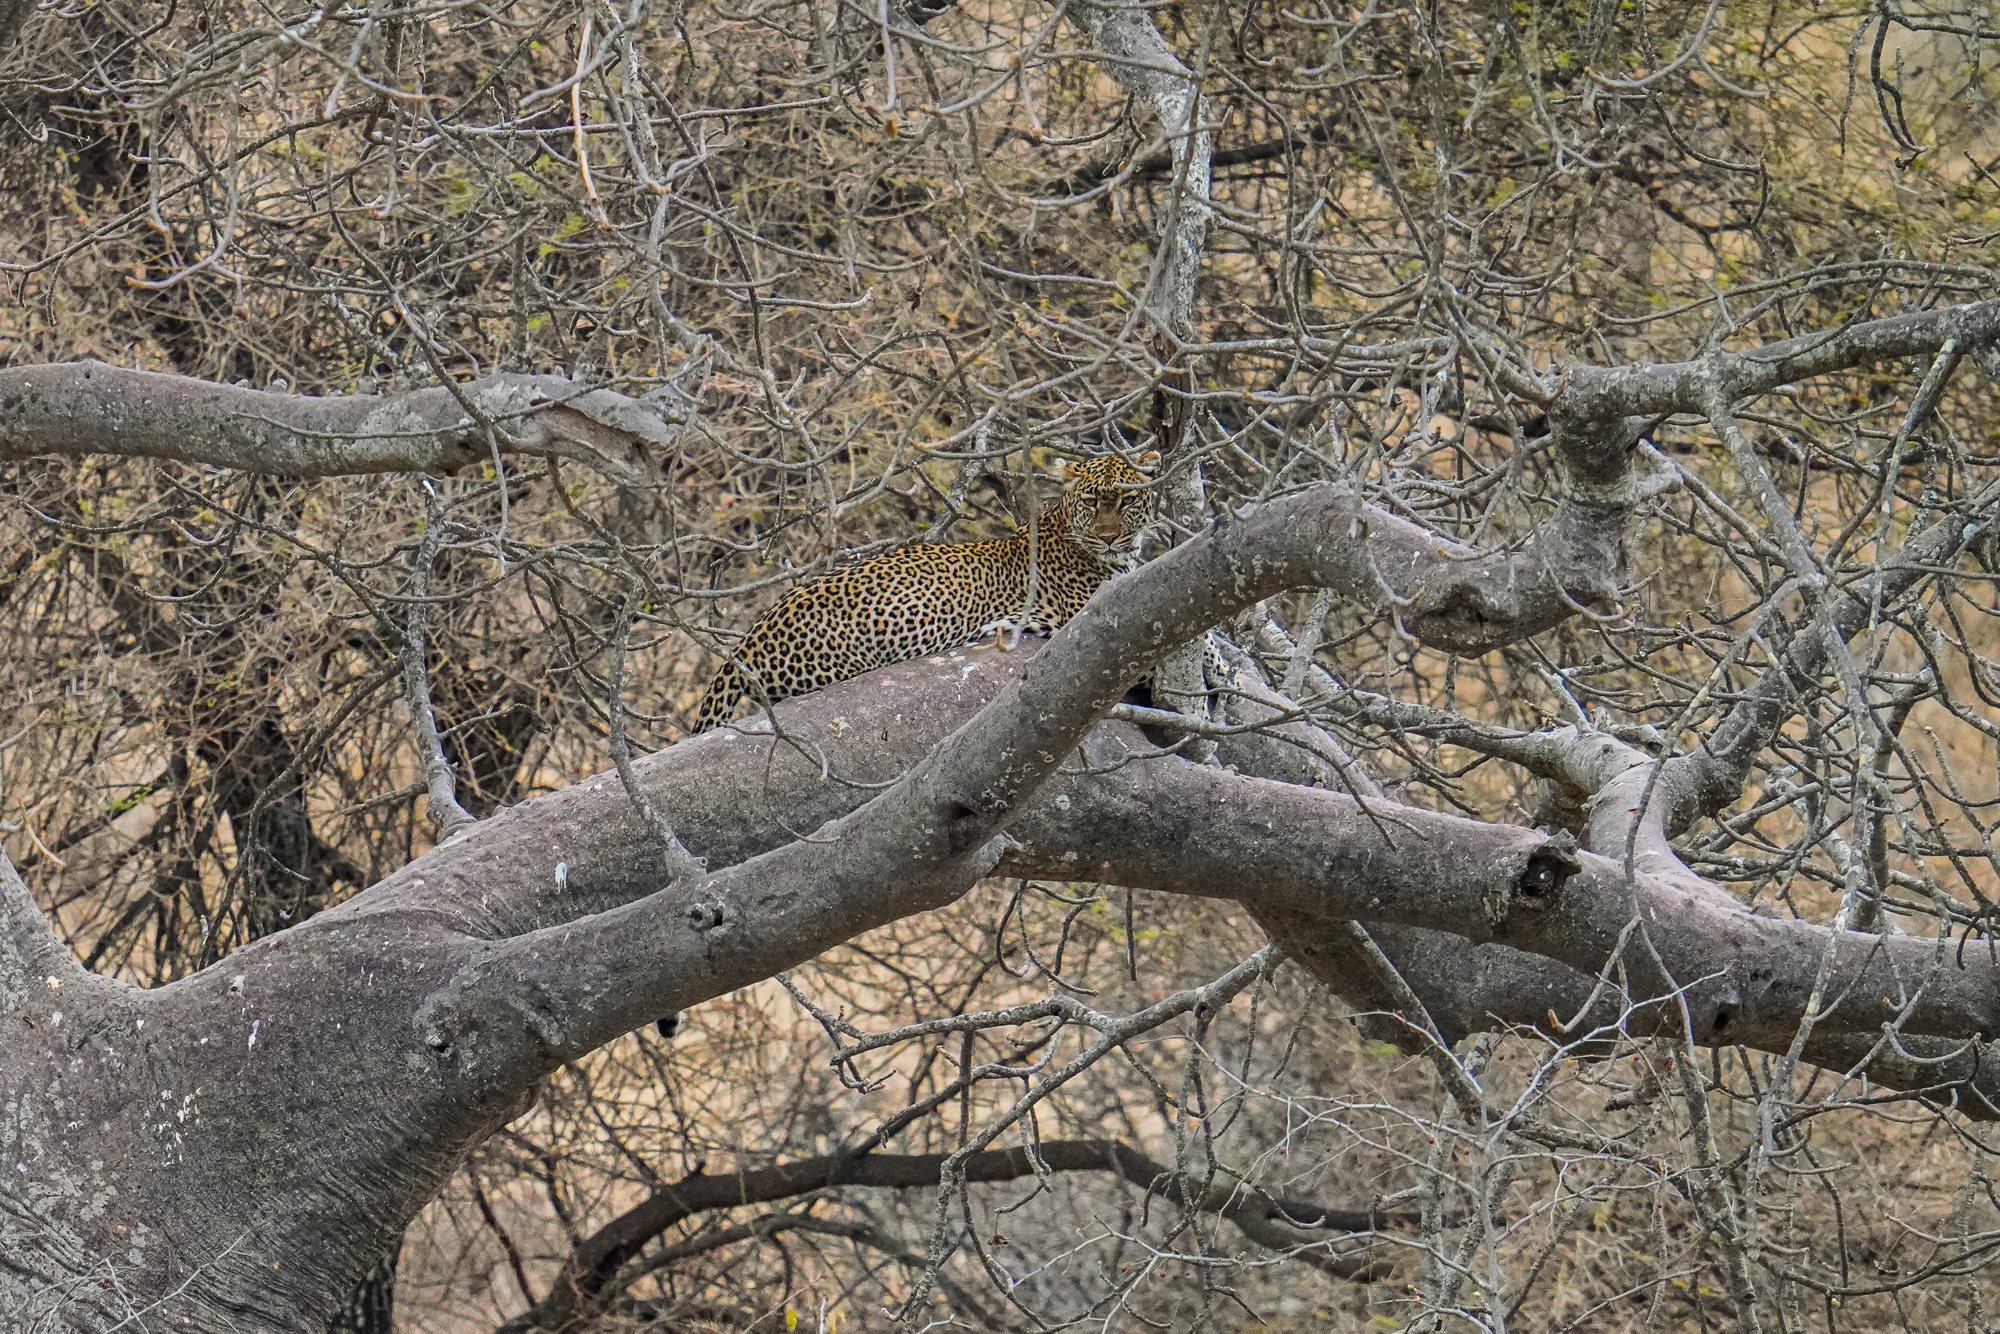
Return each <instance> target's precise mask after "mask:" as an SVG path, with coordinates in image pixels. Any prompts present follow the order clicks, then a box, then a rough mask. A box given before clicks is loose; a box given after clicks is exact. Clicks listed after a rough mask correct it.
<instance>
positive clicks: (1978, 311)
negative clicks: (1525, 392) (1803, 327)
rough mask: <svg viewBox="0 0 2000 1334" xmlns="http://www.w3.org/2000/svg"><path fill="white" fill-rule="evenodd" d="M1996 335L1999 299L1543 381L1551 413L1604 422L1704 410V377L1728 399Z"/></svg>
mask: <svg viewBox="0 0 2000 1334" xmlns="http://www.w3.org/2000/svg"><path fill="white" fill-rule="evenodd" d="M1996 339H2000V299H1995V300H1991V301H1976V302H1971V303H1968V304H1965V305H1959V306H1947V307H1945V308H1943V309H1941V310H1927V311H1922V312H1918V313H1915V314H1910V315H1895V316H1891V317H1889V318H1887V319H1879V320H1867V321H1863V322H1859V323H1854V324H1849V325H1846V326H1844V327H1842V328H1838V329H1832V330H1828V331H1826V332H1823V333H1810V334H1801V335H1800V336H1799V337H1797V338H1786V339H1783V340H1781V341H1779V342H1775V343H1766V344H1764V345H1763V346H1762V347H1756V348H1749V349H1746V350H1744V351H1740V352H1716V353H1711V354H1710V355H1709V356H1707V357H1705V358H1702V359H1700V360H1696V361H1680V362H1664V363H1658V364H1655V363H1640V364H1636V365H1630V366H1593V365H1590V364H1588V363H1583V362H1578V363H1574V364H1572V365H1571V366H1569V367H1568V369H1566V370H1565V371H1563V373H1562V374H1561V376H1559V377H1558V378H1557V379H1556V380H1555V382H1554V383H1553V384H1552V385H1549V386H1548V387H1547V402H1548V404H1549V416H1550V417H1551V418H1557V417H1561V418H1567V419H1569V420H1573V421H1609V420H1615V419H1618V418H1622V417H1658V416H1661V415H1664V414H1667V413H1680V412H1686V413H1700V414H1702V415H1703V416H1706V415H1707V410H1706V408H1705V407H1704V406H1703V403H1704V385H1703V381H1704V380H1705V379H1706V378H1707V377H1710V376H1713V377H1716V378H1717V382H1718V387H1719V388H1720V389H1721V390H1722V392H1723V394H1724V395H1725V397H1727V398H1728V399H1729V400H1731V401H1735V400H1738V399H1743V398H1748V397H1751V396H1753V395H1756V394H1763V393H1768V392H1770V391H1771V390H1773V389H1776V388H1778V387H1780V386H1781V385H1788V384H1796V383H1798V382H1799V381H1801V380H1806V379H1810V378H1812V377H1813V376H1815V375H1828V374H1831V373H1833V372H1835V371H1844V370H1851V369H1853V368H1854V367H1856V366H1868V365H1875V364H1879V363H1881V362H1885V361H1894V360H1896V359H1898V358H1901V357H1917V356H1929V355H1931V354H1932V353H1934V352H1936V351H1937V350H1938V349H1939V348H1941V347H1943V346H1944V344H1945V342H1946V341H1947V340H1956V341H1957V345H1958V348H1959V350H1960V351H1961V352H1964V351H1968V350H1970V349H1972V348H1975V347H1983V346H1986V345H1989V344H1991V343H1993V342H1994V341H1995V340H1996Z"/></svg>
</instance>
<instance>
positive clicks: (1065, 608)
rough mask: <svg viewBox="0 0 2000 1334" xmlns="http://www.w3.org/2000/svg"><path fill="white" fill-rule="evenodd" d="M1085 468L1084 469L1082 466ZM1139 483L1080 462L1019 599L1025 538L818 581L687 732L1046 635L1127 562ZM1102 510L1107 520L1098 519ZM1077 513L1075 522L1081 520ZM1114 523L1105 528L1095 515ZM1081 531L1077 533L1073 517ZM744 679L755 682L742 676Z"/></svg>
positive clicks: (715, 685)
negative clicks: (990, 640) (969, 651)
mask: <svg viewBox="0 0 2000 1334" xmlns="http://www.w3.org/2000/svg"><path fill="white" fill-rule="evenodd" d="M1093 465H1094V466H1093ZM1145 482H1146V477H1145V474H1144V473H1142V472H1140V471H1139V470H1138V469H1136V468H1134V467H1132V465H1131V464H1128V463H1126V462H1124V460H1122V459H1118V458H1115V457H1107V458H1106V459H1093V460H1087V461H1086V463H1085V464H1084V465H1080V466H1079V467H1078V468H1077V469H1075V470H1074V473H1073V480H1072V484H1071V486H1070V487H1069V489H1068V490H1066V491H1065V494H1064V496H1063V499H1062V501H1061V502H1059V503H1058V504H1057V505H1056V506H1055V507H1053V508H1052V509H1051V510H1050V511H1049V512H1048V513H1047V514H1045V515H1043V516H1042V519H1041V522H1040V528H1039V531H1038V532H1037V534H1036V539H1037V540H1036V543H1035V551H1034V561H1033V564H1034V571H1035V580H1034V583H1035V590H1034V593H1035V596H1034V598H1033V602H1032V604H1031V603H1030V599H1029V577H1028V576H1029V564H1030V561H1029V539H1028V537H1027V535H1025V534H1023V535H1022V536H1020V537H1016V538H1013V539H1011V540H1008V541H1004V542H973V543H963V544H958V545H925V546H911V547H903V548H900V549H898V550H895V551H890V552H885V553H884V554H882V555H880V556H876V557H874V558H872V559H870V560H866V561H862V562H861V563H859V564H856V565H852V566H849V567H848V568H846V569H842V570H835V571H833V572H831V573H829V574H825V575H821V576H820V577H819V578H817V579H814V580H812V581H810V582H808V583H805V584H801V585H800V586H799V587H797V588H794V589H792V590H791V591H790V592H788V593H786V594H785V596H784V597H782V598H780V599H779V600H778V602H777V604H776V605H775V606H773V607H772V608H771V609H770V610H769V611H767V612H765V613H764V615H763V616H762V617H761V618H759V619H758V621H757V623H756V625H755V626H754V627H752V629H751V631H750V633H749V634H748V635H747V636H746V637H745V638H744V640H743V642H742V643H741V644H739V645H738V646H737V648H736V651H735V654H734V657H733V658H732V660H731V661H729V662H726V663H724V664H723V666H722V668H721V669H720V670H719V671H718V672H717V673H716V676H715V679H714V680H713V681H711V682H710V683H709V686H708V690H707V692H706V693H705V694H703V696H702V699H701V705H700V707H699V709H698V711H697V713H696V716H695V722H694V730H695V731H696V732H705V731H708V730H709V729H710V728H713V727H715V726H717V725H719V724H721V723H723V722H725V721H726V720H727V719H728V718H729V716H730V715H731V714H733V713H734V712H735V711H736V708H737V706H738V704H740V703H741V702H742V701H743V700H744V699H745V698H748V699H752V700H758V699H765V700H769V701H770V702H772V703H775V702H777V701H778V700H781V699H789V698H791V697H792V696H794V695H805V694H810V693H811V692H813V691H815V690H819V689H822V688H823V687H826V686H829V685H832V684H834V683H835V682H837V681H845V680H847V679H848V678H850V677H854V676H859V675H861V674H862V673H863V672H869V671H873V670H874V669H876V668H877V667H886V666H889V665H890V664H891V663H898V662H906V661H908V660H909V659H911V658H920V657H923V656H925V655H927V654H931V653H939V652H943V651H945V650H947V649H953V648H957V647H959V646H961V645H963V644H967V643H970V642H972V641H973V640H974V639H976V638H978V637H979V636H980V635H981V634H982V633H984V632H986V631H987V630H988V629H990V628H991V627H993V626H995V625H996V624H997V623H1002V622H1004V623H1006V624H1009V625H1012V626H1014V627H1015V628H1017V629H1020V630H1052V629H1054V628H1056V627H1057V626H1059V625H1061V624H1063V622H1065V621H1067V620H1068V619H1069V618H1070V617H1071V616H1074V615H1075V614H1076V613H1077V611H1079V610H1080V609H1081V608H1082V607H1083V604H1084V603H1085V602H1087V601H1089V599H1090V595H1091V594H1092V593H1094V592H1095V591H1096V590H1097V587H1098V585H1100V584H1102V583H1103V582H1104V580H1105V579H1107V578H1108V577H1110V575H1111V574H1113V573H1114V572H1115V571H1116V570H1117V569H1118V568H1119V566H1120V565H1121V564H1123V563H1127V562H1126V561H1124V560H1121V559H1119V556H1120V555H1121V553H1126V552H1129V553H1130V556H1131V557H1132V558H1136V554H1137V545H1138V541H1139V535H1140V532H1141V531H1142V530H1143V527H1144V525H1145V522H1146V513H1145V497H1144V493H1143V491H1142V490H1141V488H1142V487H1143V486H1144V484H1145ZM1106 506H1109V507H1110V508H1109V510H1108V511H1107V510H1106V509H1105V507H1106ZM1086 508H1087V509H1088V511H1089V512H1088V513H1087V514H1085V513H1084V510H1085V509H1086ZM1107 512H1108V513H1110V514H1112V515H1114V516H1115V520H1116V521H1115V524H1114V523H1113V521H1112V520H1110V519H1107V518H1105V517H1103V516H1104V514H1105V513H1107ZM1080 517H1081V518H1082V519H1085V520H1087V521H1088V522H1087V524H1084V525H1082V526H1080V525H1079V518H1080ZM752 674H754V680H753V677H752Z"/></svg>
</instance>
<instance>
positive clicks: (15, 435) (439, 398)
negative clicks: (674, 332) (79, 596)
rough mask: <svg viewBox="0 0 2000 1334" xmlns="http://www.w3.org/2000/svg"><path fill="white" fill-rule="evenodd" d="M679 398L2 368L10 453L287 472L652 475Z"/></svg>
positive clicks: (520, 386) (489, 382)
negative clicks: (515, 463) (293, 389)
mask: <svg viewBox="0 0 2000 1334" xmlns="http://www.w3.org/2000/svg"><path fill="white" fill-rule="evenodd" d="M680 425H681V412H680V410H679V409H678V408H673V409H669V408H668V407H667V406H666V405H664V404H657V403H654V402H651V401H648V400H643V399H634V398H628V397H626V396H625V395H623V394H617V393H613V392H611V391H610V390H608V389H592V388H590V387H589V386H587V385H579V384H573V383H571V382H570V381H568V380H565V379H563V378H562V377H561V376H556V375H515V374H511V373H507V372H501V373H498V374H494V375H488V376H485V377H483V378H481V379H478V380H469V381H466V382H465V383H463V384H457V385H452V386H444V385H434V386H432V387H430V388H426V389H410V390H404V391H400V392H393V393H385V394H331V395H326V396H323V397H309V396H306V395H300V394H287V393H280V392H274V391H268V390H260V389H249V388H244V387H241V386H237V385H227V384H213V383H210V382H209V381H206V380H195V379H190V378H188V377H186V376H180V375H162V374H159V373H157V372H154V371H136V370H127V369H125V368H123V367H119V366H108V365H106V364H104V363H103V362H100V361H82V362H71V363H65V364H61V365H49V366H15V367H12V368H9V369H4V370H0V460H10V459H27V458H35V457H37V456H41V455H48V454H62V455H68V456H71V457H80V456H83V455H89V454H115V455H121V456H124V457H127V458H154V459H176V460H179V461H181V462H184V463H205V464H208V465H210V466H212V467H217V468H234V469H239V470H241V471H244V472H255V473H269V474H272V475H275V476H279V477H341V476H349V475H354V474H360V473H383V472H431V473H442V472H450V471H452V470H453V469H456V468H462V467H465V466H467V465H469V464H476V463H481V462H485V461H488V460H490V459H491V458H492V457H493V451H494V449H495V446H496V444H497V447H498V448H499V449H500V450H501V451H502V452H503V453H513V454H528V455H535V456H540V457H546V458H561V459H570V460H573V461H575V462H577V463H581V464H583V465H584V466H586V467H589V468H593V469H595V470H596V471H598V472H600V473H603V474H604V475H605V476H607V477H609V478H611V479H612V480H614V481H617V482H623V483H627V484H631V485H645V484H647V483H650V482H652V481H654V480H656V478H657V477H658V474H659V468H658V465H657V463H656V459H657V458H658V457H659V456H660V455H663V454H664V453H665V452H666V451H668V450H670V449H671V448H672V446H673V442H674V436H675V434H676V433H677V431H678V430H679V427H680Z"/></svg>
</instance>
